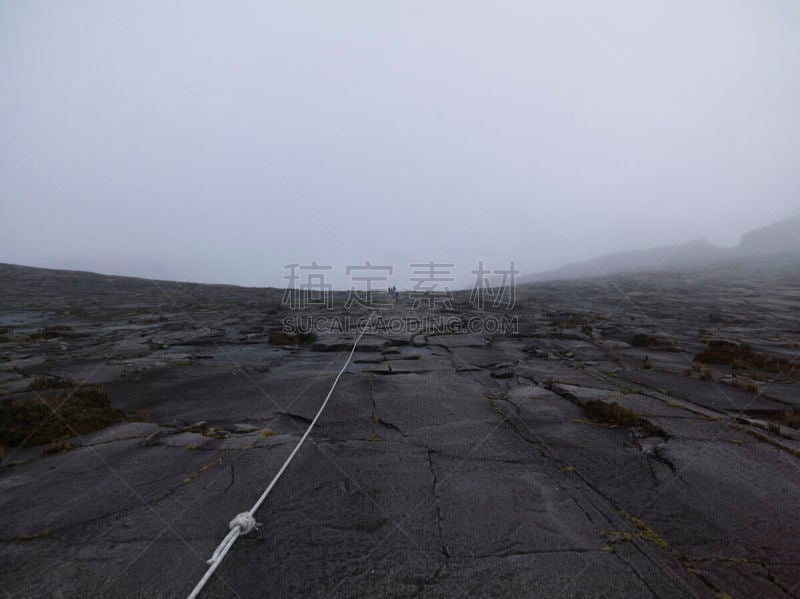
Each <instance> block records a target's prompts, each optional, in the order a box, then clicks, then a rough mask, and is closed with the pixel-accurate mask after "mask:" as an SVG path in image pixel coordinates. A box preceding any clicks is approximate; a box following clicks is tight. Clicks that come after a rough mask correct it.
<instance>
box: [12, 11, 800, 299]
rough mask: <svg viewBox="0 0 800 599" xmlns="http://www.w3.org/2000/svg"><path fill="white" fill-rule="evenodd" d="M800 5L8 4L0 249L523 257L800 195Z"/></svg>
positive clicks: (66, 257)
mask: <svg viewBox="0 0 800 599" xmlns="http://www.w3.org/2000/svg"><path fill="white" fill-rule="evenodd" d="M798 106H800V4H798V3H797V2H796V1H795V0H785V1H777V0H775V1H768V0H751V1H731V0H724V1H705V2H702V3H697V2H689V1H684V0H680V1H670V2H637V1H630V2H603V3H599V2H594V1H588V0H587V1H583V2H559V3H556V2H538V1H537V2H530V1H521V2H502V3H487V2H436V3H431V2H396V3H386V2H374V1H373V2H343V3H339V2H337V3H333V2H313V3H311V2H280V3H278V2H272V3H258V2H230V3H219V2H217V3H207V2H197V1H192V2H188V1H187V2H169V3H163V2H142V1H137V2H116V1H115V2H84V1H78V2H66V1H64V2H4V3H0V262H12V263H18V264H27V265H36V266H49V267H58V268H74V269H81V270H93V271H99V272H103V273H115V274H127V275H135V276H145V277H155V278H168V279H177V280H191V281H203V282H225V283H236V284H245V285H274V286H284V284H285V281H284V279H283V277H284V275H285V274H286V272H285V270H284V268H283V267H284V265H286V264H290V263H303V264H308V263H310V262H311V261H316V262H317V263H319V264H323V265H330V266H332V269H331V270H330V271H328V280H330V281H332V282H333V283H334V285H335V286H336V287H342V288H347V287H349V286H350V280H349V278H348V277H347V276H346V272H345V269H346V266H348V265H357V264H363V263H364V261H370V262H371V263H372V264H373V265H392V266H393V267H394V269H395V271H394V277H393V278H390V280H389V281H388V282H389V283H390V284H391V283H392V282H394V283H396V284H397V285H398V286H399V287H401V288H406V287H408V286H409V282H408V278H409V269H408V265H409V264H411V263H415V262H428V261H437V262H443V263H451V264H454V265H455V266H454V267H453V276H454V278H455V279H456V281H457V283H458V282H465V281H466V280H467V279H468V278H469V271H470V269H474V268H475V267H476V266H477V263H478V261H479V260H483V261H484V262H485V264H486V265H487V266H488V267H492V268H508V265H509V262H510V261H512V260H513V261H514V262H515V264H516V267H517V268H518V269H519V270H521V271H522V272H523V273H533V272H536V271H541V270H546V269H550V268H554V267H556V266H559V265H561V264H564V263H567V262H572V261H575V260H582V259H586V258H588V257H591V256H597V255H600V254H604V253H608V252H614V251H620V250H627V249H634V248H647V247H652V246H658V245H666V244H671V243H681V242H685V241H689V240H695V239H701V238H705V239H707V240H708V241H709V242H711V243H715V244H720V245H733V244H735V243H736V242H737V241H738V239H739V236H740V235H741V234H742V233H744V232H745V231H747V230H749V229H752V228H754V227H757V226H761V225H765V224H768V223H771V222H773V221H776V220H779V219H781V218H784V217H787V216H790V215H792V214H796V213H798V212H800V200H799V198H800V194H799V193H798V192H799V191H800V189H799V188H800V184H799V183H798V181H799V178H798V176H799V174H800V110H798Z"/></svg>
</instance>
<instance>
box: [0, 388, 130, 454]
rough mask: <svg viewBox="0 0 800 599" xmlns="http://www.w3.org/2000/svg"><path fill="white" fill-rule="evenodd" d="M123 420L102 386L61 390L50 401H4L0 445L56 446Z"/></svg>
mask: <svg viewBox="0 0 800 599" xmlns="http://www.w3.org/2000/svg"><path fill="white" fill-rule="evenodd" d="M124 420H125V412H124V411H123V410H122V409H120V408H117V407H114V406H112V405H111V400H110V399H109V397H108V393H106V390H105V389H104V388H103V387H102V386H85V387H79V388H77V389H75V390H74V391H72V390H69V391H63V392H62V393H60V394H59V396H58V397H56V398H55V399H49V400H43V399H40V398H30V399H12V400H6V401H3V402H2V403H0V444H3V445H16V446H32V445H43V444H45V443H55V442H58V441H61V440H63V439H68V438H70V437H74V436H77V435H84V434H86V433H91V432H93V431H96V430H99V429H102V428H105V427H107V426H110V425H112V424H117V423H119V422H122V421H124Z"/></svg>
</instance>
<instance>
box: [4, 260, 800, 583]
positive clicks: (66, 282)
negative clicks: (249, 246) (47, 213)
mask: <svg viewBox="0 0 800 599" xmlns="http://www.w3.org/2000/svg"><path fill="white" fill-rule="evenodd" d="M0 281H2V291H0V327H2V329H0V397H2V409H3V411H2V412H0V414H2V417H3V420H2V421H0V434H3V435H5V437H4V438H5V439H6V443H9V439H12V435H11V432H9V431H11V430H12V429H14V426H17V425H18V423H17V421H15V420H14V419H15V418H19V411H20V409H21V408H20V406H24V405H27V403H26V402H29V403H33V404H42V405H44V404H46V405H47V406H50V407H49V408H48V410H51V409H52V410H54V411H55V413H56V414H57V415H56V414H53V412H52V411H51V412H50V414H51V415H52V418H50V417H49V416H48V412H45V413H44V416H41V413H39V420H38V421H32V422H29V423H28V426H29V429H30V433H31V435H34V433H35V434H40V433H39V432H37V431H41V432H42V434H43V433H45V432H47V433H48V434H51V435H52V436H53V439H52V440H51V441H49V442H48V443H44V444H39V445H31V443H29V442H25V441H26V438H27V437H28V436H31V435H23V437H22V438H19V437H13V440H14V444H13V445H9V446H8V447H6V449H5V456H4V458H3V465H2V469H0V490H1V491H2V492H0V531H2V533H0V534H2V538H1V539H0V558H2V560H3V564H4V566H3V568H1V569H0V588H2V589H3V591H4V593H5V595H6V596H9V597H59V596H63V597H84V596H94V597H182V596H185V595H186V594H188V592H189V591H190V590H191V588H192V587H193V585H194V584H195V582H196V581H197V580H198V579H199V577H200V576H201V575H202V573H203V572H204V570H205V567H206V566H205V560H206V559H207V558H208V557H209V556H210V554H211V551H212V550H213V549H214V547H215V546H216V545H217V543H218V542H219V541H220V540H221V539H222V537H223V536H224V534H225V533H226V532H227V523H228V521H229V520H230V519H231V518H232V517H233V516H234V515H235V514H237V513H238V512H240V511H243V510H245V509H247V508H249V506H250V505H251V504H252V503H253V501H254V500H255V499H256V497H257V496H258V495H259V493H260V492H261V491H262V490H263V488H264V486H265V484H266V483H267V482H268V481H269V479H270V478H271V477H272V475H273V474H274V473H275V472H276V470H277V469H278V468H279V466H280V464H281V463H282V461H283V460H284V459H285V458H286V456H287V455H288V453H289V452H290V451H291V449H292V447H293V445H294V443H295V442H296V441H297V440H298V438H299V436H300V435H301V434H302V432H303V430H304V428H305V426H306V425H307V423H308V422H309V419H310V418H312V417H313V415H314V413H315V411H316V409H317V407H318V406H319V404H320V402H321V401H322V399H323V397H324V395H325V393H326V392H327V390H328V388H329V387H330V384H331V382H332V380H333V377H334V376H335V374H336V372H337V371H338V369H339V368H340V367H341V365H342V364H343V363H344V361H345V359H346V355H347V352H346V350H347V349H349V344H350V343H352V339H353V335H352V334H347V333H340V332H328V333H324V332H321V333H320V334H319V335H318V336H317V338H316V339H313V338H310V337H291V336H286V335H279V334H278V332H279V330H280V328H281V319H282V318H283V317H284V316H286V315H287V314H288V312H287V310H286V309H285V308H283V307H281V304H280V300H281V293H280V291H277V290H259V289H241V288H236V287H225V286H203V285H184V284H177V283H167V282H156V283H154V282H149V281H142V280H136V279H126V278H121V277H104V276H99V275H90V274H86V273H72V272H63V271H45V270H39V269H29V268H21V267H13V266H8V265H3V266H0ZM335 299H336V306H335V307H334V308H333V309H331V310H324V309H317V310H307V311H306V316H317V317H319V316H326V317H329V318H330V317H334V316H337V315H338V316H342V315H345V310H344V308H343V307H342V306H341V304H342V302H343V300H344V297H343V296H340V295H338V294H337V296H336V298H335ZM466 299H467V298H466V297H457V298H456V302H455V305H454V306H453V310H440V309H426V310H419V309H414V308H413V306H412V304H411V302H410V301H409V300H408V298H406V297H401V299H400V301H399V302H398V303H397V304H396V305H394V306H393V307H391V308H390V309H387V310H384V311H381V312H380V316H381V317H382V318H384V320H390V319H392V318H394V319H397V320H396V321H397V322H407V323H409V322H413V321H414V319H417V318H420V317H428V318H429V319H430V320H429V321H428V326H429V330H427V331H425V332H423V333H422V334H416V335H413V336H412V335H409V334H406V333H405V332H402V331H401V332H398V331H394V330H389V329H385V330H374V331H371V332H370V333H368V334H367V335H366V336H365V337H364V339H363V341H362V343H361V344H360V346H359V349H358V351H357V352H356V353H355V356H354V359H353V361H352V363H351V364H350V366H349V367H348V369H347V371H346V373H345V375H344V376H343V377H342V379H341V381H340V384H339V386H338V387H337V390H336V392H335V393H334V395H333V397H332V400H331V403H330V405H329V407H328V410H327V411H326V412H325V414H324V415H323V417H322V420H321V421H320V425H319V427H318V428H317V429H315V430H314V432H313V434H312V437H311V439H310V442H309V443H308V444H307V445H304V446H303V449H302V450H301V452H300V453H299V454H298V457H297V459H296V460H295V462H293V463H292V465H291V467H290V469H289V470H288V471H287V472H286V474H285V476H284V477H283V478H282V479H281V481H280V482H279V484H278V486H277V487H276V489H275V491H274V493H273V494H272V495H271V496H270V497H269V498H268V500H267V502H266V503H265V504H264V507H263V508H262V510H261V511H260V512H259V514H258V520H259V521H260V522H261V527H260V528H259V530H258V531H256V532H254V533H251V534H250V535H247V536H246V537H243V538H242V539H241V540H240V541H239V542H238V543H237V545H236V546H235V547H234V549H233V550H232V551H231V553H230V554H229V556H228V558H227V559H226V561H225V562H224V563H223V565H222V566H221V568H220V569H219V570H218V572H217V575H216V576H215V577H214V579H213V580H212V581H211V583H210V585H209V587H208V588H207V589H206V592H205V594H204V595H203V596H205V597H231V596H237V597H264V596H270V597H300V596H329V597H364V596H369V595H374V596H390V597H463V596H504V597H531V596H536V597H564V598H566V597H662V598H666V597H714V596H717V597H726V596H732V597H737V598H738V597H763V598H771V597H774V598H784V597H798V596H800V587H798V586H797V585H798V582H800V477H798V471H799V470H798V465H800V440H798V434H797V429H796V428H794V427H795V426H797V425H798V422H797V419H796V418H795V416H794V410H796V409H797V410H798V411H800V395H798V392H797V391H798V372H797V371H796V370H795V369H794V364H795V363H796V361H797V358H798V352H800V323H798V320H797V314H798V309H800V268H798V265H797V264H796V263H793V262H786V263H778V262H776V261H771V262H770V263H769V264H767V265H763V264H762V265H761V266H759V267H758V268H752V267H748V266H733V265H721V266H717V267H713V268H712V267H710V268H707V269H703V270H702V271H690V270H686V271H675V272H671V273H660V274H656V275H652V276H634V275H628V276H618V277H615V278H613V279H607V280H606V279H604V280H591V281H575V282H565V283H550V284H538V285H533V286H529V287H526V288H523V289H521V290H520V292H519V294H518V297H517V302H516V305H515V306H514V307H513V308H512V309H507V310H504V311H503V312H496V311H491V310H478V309H476V308H474V307H472V306H470V305H469V304H467V303H466ZM367 314H368V311H367V310H366V309H358V310H351V311H350V312H349V313H348V315H349V316H351V317H355V316H365V315H367ZM494 318H505V319H507V321H508V322H512V321H513V319H514V318H516V319H517V320H516V322H517V324H518V330H517V331H516V332H515V333H509V334H500V333H489V332H486V330H487V328H488V327H486V326H485V325H486V324H487V323H488V322H489V321H491V320H492V319H494ZM470 323H472V324H475V323H477V325H484V326H483V332H473V333H465V334H457V332H459V330H460V329H461V328H462V327H464V326H466V325H468V324H470ZM470 326H471V325H470ZM480 328H481V327H480V326H476V327H473V330H480ZM89 388H92V389H95V390H102V393H105V395H104V396H102V397H101V400H97V401H94V403H92V401H91V400H90V399H86V400H85V401H86V402H87V403H86V406H88V407H87V408H86V409H85V410H83V411H81V412H80V414H82V415H83V416H81V418H82V419H81V418H79V417H78V416H77V415H75V414H70V413H67V412H64V411H63V406H64V405H71V403H72V402H74V401H75V400H76V398H78V397H79V396H80V393H82V392H84V391H85V390H86V389H89ZM97 393H100V391H97ZM89 397H90V398H92V397H95V398H96V396H94V395H91V396H89ZM81 401H84V400H81ZM43 402H44V404H43ZM81 405H83V404H81ZM115 410H119V411H115ZM87 413H88V414H91V415H92V418H87V417H85V416H86V414H87ZM26 414H27V413H26ZM112 417H113V418H117V421H116V422H117V423H116V424H112V425H110V426H105V424H106V420H104V419H107V418H112ZM43 419H44V420H47V421H46V422H43V421H42V420H43ZM59 425H60V426H62V427H66V429H67V432H66V434H65V433H64V431H63V430H62V429H59V428H58V426H59ZM76 426H84V427H86V430H93V429H95V428H96V429H97V430H93V432H85V433H83V434H70V431H71V430H72V431H73V432H74V427H76ZM15 430H16V429H15ZM26 430H27V429H26ZM17 432H19V431H17ZM37 439H38V438H37ZM39 440H41V439H39Z"/></svg>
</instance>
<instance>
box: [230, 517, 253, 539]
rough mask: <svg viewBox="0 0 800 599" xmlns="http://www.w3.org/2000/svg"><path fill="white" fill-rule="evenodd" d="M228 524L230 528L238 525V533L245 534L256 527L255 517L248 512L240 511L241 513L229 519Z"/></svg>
mask: <svg viewBox="0 0 800 599" xmlns="http://www.w3.org/2000/svg"><path fill="white" fill-rule="evenodd" d="M228 526H229V527H230V529H231V530H233V529H234V528H236V527H237V526H238V527H239V533H240V534H243V535H246V534H247V533H248V532H250V531H251V530H253V529H254V528H256V527H257V526H258V524H257V523H256V519H255V518H253V516H251V515H250V512H242V513H241V514H237V515H236V517H235V518H234V519H233V520H231V522H230V524H228Z"/></svg>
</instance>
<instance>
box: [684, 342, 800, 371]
mask: <svg viewBox="0 0 800 599" xmlns="http://www.w3.org/2000/svg"><path fill="white" fill-rule="evenodd" d="M695 360H696V361H697V362H702V363H703V364H723V365H726V366H730V367H731V368H733V369H738V370H766V371H767V372H772V373H779V372H783V373H785V374H788V375H790V376H796V375H797V373H796V369H795V367H794V366H793V365H792V364H791V362H789V361H788V360H786V359H784V358H777V357H775V356H769V355H767V354H762V353H759V352H756V351H753V348H751V347H750V346H749V345H747V344H746V343H732V342H730V341H724V340H719V339H717V340H711V341H709V342H708V345H707V347H706V348H705V349H704V350H703V351H702V352H700V353H699V354H697V356H696V357H695Z"/></svg>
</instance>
